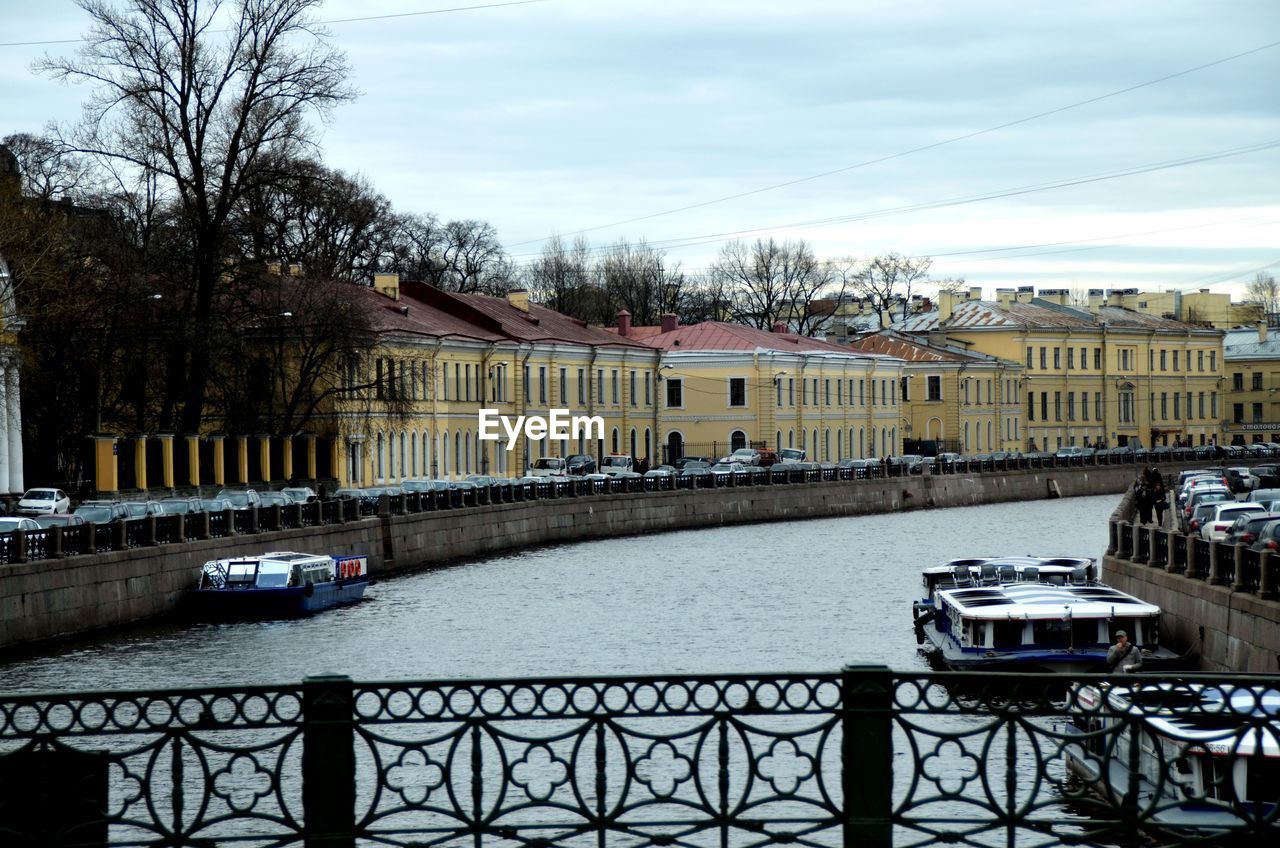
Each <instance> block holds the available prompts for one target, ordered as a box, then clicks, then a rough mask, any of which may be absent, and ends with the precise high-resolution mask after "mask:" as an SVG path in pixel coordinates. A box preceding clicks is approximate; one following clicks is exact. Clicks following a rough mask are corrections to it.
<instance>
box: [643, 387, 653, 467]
mask: <svg viewBox="0 0 1280 848" xmlns="http://www.w3.org/2000/svg"><path fill="white" fill-rule="evenodd" d="M651 403H653V395H652V394H651V393H650V386H649V372H648V371H646V372H644V405H645V406H648V405H649V404H651ZM645 453H646V454H647V453H648V451H647V450H646V451H645Z"/></svg>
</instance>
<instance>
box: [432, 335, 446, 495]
mask: <svg viewBox="0 0 1280 848" xmlns="http://www.w3.org/2000/svg"><path fill="white" fill-rule="evenodd" d="M443 346H444V339H443V338H440V339H436V346H435V349H433V350H432V351H431V446H432V448H433V449H432V451H431V478H432V479H433V480H434V479H438V478H439V476H440V443H439V441H437V437H438V436H439V435H440V418H439V415H440V409H439V403H440V389H439V386H438V384H437V383H436V362H437V361H438V359H439V357H440V348H441V347H443Z"/></svg>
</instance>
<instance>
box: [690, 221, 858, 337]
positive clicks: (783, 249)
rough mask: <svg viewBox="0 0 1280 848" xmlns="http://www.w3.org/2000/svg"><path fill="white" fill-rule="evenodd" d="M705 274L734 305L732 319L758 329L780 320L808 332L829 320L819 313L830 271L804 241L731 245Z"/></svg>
mask: <svg viewBox="0 0 1280 848" xmlns="http://www.w3.org/2000/svg"><path fill="white" fill-rule="evenodd" d="M710 276H711V278H712V280H714V281H715V282H716V283H717V284H722V285H724V286H725V287H727V288H728V289H729V290H730V291H731V292H732V294H733V298H734V301H735V309H734V318H735V319H736V320H738V321H741V322H743V323H745V324H749V325H750V326H753V327H757V328H760V329H764V330H767V329H771V328H772V327H773V325H774V323H775V322H778V321H785V322H787V323H788V324H789V325H791V326H793V327H794V329H796V331H797V332H801V333H805V334H810V333H813V332H816V331H817V330H818V329H819V328H820V327H822V326H825V325H826V324H827V323H829V322H830V320H831V317H832V314H833V310H825V309H819V308H818V306H817V302H818V301H819V300H821V299H822V298H823V297H824V296H825V295H826V294H828V293H829V290H830V288H831V286H832V283H833V281H835V280H836V277H835V275H834V269H833V267H832V266H831V265H830V264H828V263H825V262H820V261H818V259H817V257H815V256H814V254H813V250H812V248H810V247H809V245H808V244H806V243H805V242H804V241H797V242H792V241H785V242H782V243H778V242H776V241H774V240H773V239H769V240H768V241H765V240H763V239H757V240H756V241H755V243H754V244H751V245H747V244H745V243H743V242H741V241H732V242H729V243H728V244H726V245H725V246H724V247H723V248H722V249H721V250H720V255H719V257H718V258H717V259H716V260H715V262H713V263H712V265H711V269H710Z"/></svg>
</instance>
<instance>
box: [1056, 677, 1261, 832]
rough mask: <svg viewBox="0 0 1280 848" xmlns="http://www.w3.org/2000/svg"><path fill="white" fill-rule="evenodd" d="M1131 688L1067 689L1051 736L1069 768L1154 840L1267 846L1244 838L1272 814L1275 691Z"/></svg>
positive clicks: (1180, 685) (1238, 686)
mask: <svg viewBox="0 0 1280 848" xmlns="http://www.w3.org/2000/svg"><path fill="white" fill-rule="evenodd" d="M1137 680H1138V679H1136V678H1135V682H1133V683H1115V684H1107V683H1096V684H1081V685H1078V686H1076V687H1073V689H1072V691H1071V695H1070V713H1071V720H1070V722H1069V723H1066V724H1064V725H1062V726H1060V728H1059V729H1060V731H1061V732H1062V734H1063V741H1064V744H1063V754H1064V757H1065V759H1066V762H1067V766H1068V768H1070V770H1071V771H1072V772H1073V773H1074V774H1076V775H1077V776H1078V777H1080V778H1082V779H1083V780H1084V782H1085V785H1086V787H1087V788H1088V789H1089V790H1090V791H1091V792H1092V793H1093V794H1094V795H1097V796H1098V797H1100V798H1102V799H1103V801H1104V802H1106V803H1107V804H1108V805H1109V806H1113V807H1117V808H1121V809H1123V808H1126V807H1127V808H1128V815H1129V816H1131V817H1132V819H1133V820H1136V821H1140V822H1144V823H1147V824H1146V826H1145V827H1144V829H1145V830H1147V831H1148V832H1149V833H1151V835H1152V836H1153V837H1157V838H1158V837H1159V836H1160V835H1161V834H1160V833H1158V832H1153V831H1157V829H1158V830H1163V831H1164V833H1165V834H1169V833H1170V832H1172V833H1173V834H1177V835H1179V836H1183V837H1185V836H1194V837H1199V838H1202V839H1207V840H1212V844H1215V845H1217V844H1224V845H1226V844H1230V845H1246V844H1248V845H1253V844H1275V843H1274V842H1273V841H1265V842H1263V843H1259V842H1255V841H1253V840H1252V839H1250V838H1249V837H1250V836H1251V835H1253V836H1255V838H1256V833H1257V832H1259V831H1267V830H1269V829H1270V828H1273V827H1274V826H1275V821H1276V813H1277V804H1280V689H1277V688H1276V686H1275V684H1274V683H1271V684H1266V683H1257V684H1252V683H1239V682H1224V683H1214V684H1205V683H1199V682H1191V681H1187V682H1157V681H1151V682H1137ZM1135 770H1136V774H1135ZM1241 831H1245V832H1241ZM1248 831H1253V832H1254V833H1253V834H1250V833H1248ZM1219 840H1222V841H1219Z"/></svg>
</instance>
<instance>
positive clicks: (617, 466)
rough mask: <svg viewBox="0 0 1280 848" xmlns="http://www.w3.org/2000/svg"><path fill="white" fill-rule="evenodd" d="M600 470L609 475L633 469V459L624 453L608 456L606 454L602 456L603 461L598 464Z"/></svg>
mask: <svg viewBox="0 0 1280 848" xmlns="http://www.w3.org/2000/svg"><path fill="white" fill-rule="evenodd" d="M600 470H601V471H602V472H604V473H605V474H609V475H613V474H623V473H626V472H629V471H635V470H636V469H635V461H634V460H632V459H631V457H629V456H627V455H626V454H620V453H614V454H610V455H609V456H606V457H605V458H604V462H602V463H601V464H600Z"/></svg>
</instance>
